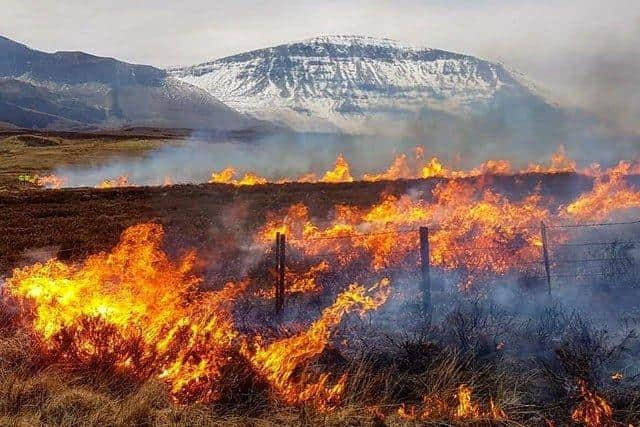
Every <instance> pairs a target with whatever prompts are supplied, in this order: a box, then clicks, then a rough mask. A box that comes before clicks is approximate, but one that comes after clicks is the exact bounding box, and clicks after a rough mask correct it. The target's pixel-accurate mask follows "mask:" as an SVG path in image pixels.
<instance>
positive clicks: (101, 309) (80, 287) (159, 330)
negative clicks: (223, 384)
mask: <svg viewBox="0 0 640 427" xmlns="http://www.w3.org/2000/svg"><path fill="white" fill-rule="evenodd" d="M162 238H163V230H162V227H161V226H160V225H158V224H152V223H147V224H140V225H137V226H133V227H130V228H128V229H127V230H125V231H124V232H123V234H122V237H121V239H120V242H119V243H118V245H117V246H116V247H115V248H114V249H113V250H112V251H111V252H109V253H99V254H96V255H92V256H90V257H89V258H87V259H86V260H85V261H84V263H82V264H81V265H78V266H76V265H67V264H65V263H62V262H61V261H58V260H55V259H53V260H50V261H48V262H47V263H45V264H35V265H33V266H31V267H25V268H22V269H16V270H15V271H14V272H13V276H12V277H11V278H10V279H8V281H7V289H8V290H9V292H10V295H12V296H13V297H14V298H16V299H17V300H18V301H19V302H20V304H21V306H22V308H23V310H22V311H23V313H25V321H26V322H27V324H28V326H30V328H31V329H32V330H33V331H34V332H35V333H36V334H37V336H38V337H40V340H41V342H42V346H43V349H44V350H45V351H46V352H47V353H50V354H57V355H58V357H59V358H62V359H63V360H66V361H69V362H76V363H91V361H95V360H103V361H105V360H110V361H111V363H112V364H113V365H115V366H117V367H119V368H122V369H130V370H131V371H132V372H133V373H140V372H147V371H149V370H152V371H154V372H156V374H157V375H158V376H159V377H160V378H162V379H163V380H165V381H166V382H167V383H168V384H169V386H170V388H171V390H172V392H173V394H174V396H176V398H178V399H187V400H191V399H196V400H210V399H213V398H216V396H215V390H214V389H213V388H212V386H211V384H212V382H214V381H215V380H216V378H217V377H218V376H219V369H220V367H221V366H222V365H224V364H225V363H226V357H225V351H226V350H227V349H228V348H229V347H230V346H231V343H232V342H233V340H234V339H235V338H236V337H237V332H236V331H235V330H234V329H233V323H232V319H231V315H230V312H229V307H228V304H229V303H230V301H232V299H233V296H234V295H237V294H238V293H239V292H240V291H241V290H242V289H243V288H244V284H229V285H227V286H226V287H225V288H224V289H223V290H221V291H219V292H209V293H199V292H196V286H197V285H198V284H199V282H200V279H199V278H197V277H195V276H193V275H191V274H190V273H189V270H190V269H191V266H192V265H193V262H194V260H195V256H194V254H193V253H189V254H187V255H185V257H184V258H182V259H181V260H179V261H178V262H173V261H171V260H170V259H169V258H168V257H167V256H166V254H164V252H163V251H162V250H161V248H160V245H161V242H162Z"/></svg>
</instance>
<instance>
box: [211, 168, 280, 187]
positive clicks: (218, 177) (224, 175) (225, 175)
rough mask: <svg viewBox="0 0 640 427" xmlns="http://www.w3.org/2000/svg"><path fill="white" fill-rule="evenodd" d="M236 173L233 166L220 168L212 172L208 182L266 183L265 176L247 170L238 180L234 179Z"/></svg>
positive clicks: (235, 183) (245, 184) (247, 184)
mask: <svg viewBox="0 0 640 427" xmlns="http://www.w3.org/2000/svg"><path fill="white" fill-rule="evenodd" d="M235 175H236V170H235V168H233V167H231V166H229V167H226V168H224V169H223V170H221V171H220V172H213V173H212V174H211V178H210V179H209V183H211V184H231V185H235V186H250V185H257V184H266V183H267V182H268V181H267V179H266V178H263V177H261V176H258V175H256V174H255V173H253V172H247V173H245V174H244V176H243V177H242V178H241V179H240V180H236V179H234V177H235Z"/></svg>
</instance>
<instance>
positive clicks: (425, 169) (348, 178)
mask: <svg viewBox="0 0 640 427" xmlns="http://www.w3.org/2000/svg"><path fill="white" fill-rule="evenodd" d="M425 159H426V158H425V150H424V147H420V146H418V147H415V148H414V157H413V158H412V159H410V158H409V156H407V154H405V153H399V154H397V155H395V157H394V159H393V161H392V162H391V164H390V166H389V167H388V168H387V170H386V171H383V172H378V173H376V172H365V173H364V174H363V175H362V176H361V177H360V179H361V180H363V181H368V182H376V181H385V180H386V181H389V180H399V179H417V178H449V179H456V178H470V177H480V176H485V175H516V174H528V173H545V174H553V173H576V172H577V166H576V162H575V160H573V159H571V158H569V157H568V156H567V154H566V151H565V149H564V147H563V146H562V145H560V146H558V148H557V150H556V151H555V152H554V153H553V154H552V156H551V159H550V160H549V162H548V164H540V163H530V164H529V165H528V166H527V167H526V168H517V167H515V166H514V165H513V164H512V163H511V162H510V161H508V160H505V159H489V160H486V161H485V162H483V163H481V164H480V165H479V166H477V167H473V168H470V169H467V170H458V169H450V168H448V167H447V166H445V165H444V163H443V162H442V160H441V159H439V158H438V157H431V158H430V159H428V160H425ZM621 163H626V164H628V165H629V167H628V168H627V169H626V170H625V171H624V173H625V174H627V175H630V174H640V164H637V163H636V164H631V163H630V162H624V161H623V162H621ZM236 173H237V170H236V168H235V167H233V166H227V167H226V168H224V169H222V170H221V171H218V172H215V171H214V172H213V173H212V174H211V177H210V178H209V182H210V183H214V184H229V185H235V186H251V185H257V184H268V183H277V184H287V183H294V182H297V183H316V182H326V183H344V182H353V181H355V180H356V178H355V177H354V176H353V175H352V174H351V167H350V165H349V163H348V162H347V160H346V158H345V157H344V156H343V155H342V154H339V155H338V156H337V157H336V161H335V166H334V168H333V169H332V170H329V171H326V172H325V173H324V174H323V175H321V178H318V176H317V175H316V174H315V173H313V172H309V173H306V174H304V175H302V176H300V177H298V178H290V177H284V178H280V179H277V180H269V179H268V178H266V177H263V176H261V175H259V174H257V173H256V172H252V171H249V172H246V173H245V174H244V176H242V177H241V178H240V179H236V178H235V177H236ZM583 173H584V174H585V175H589V176H593V177H599V176H601V175H602V174H601V172H600V167H599V165H597V164H593V165H592V166H590V167H588V168H586V169H585V170H584V171H583ZM19 180H20V181H21V182H31V183H33V184H36V185H39V186H47V187H49V188H60V187H61V186H63V185H64V183H65V182H66V178H60V177H56V176H55V175H49V176H46V177H41V178H38V177H37V176H30V175H20V177H19ZM157 182H158V183H159V182H161V180H160V179H159V180H157ZM172 182H173V180H172V178H171V177H165V179H164V185H165V186H166V185H172V184H171V183H172ZM132 185H134V184H133V183H131V182H129V181H128V179H127V178H126V177H120V178H119V179H117V180H115V181H114V180H111V179H106V180H105V181H103V182H102V183H101V184H100V185H98V188H112V187H125V186H132Z"/></svg>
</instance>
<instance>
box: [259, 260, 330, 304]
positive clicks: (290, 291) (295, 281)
mask: <svg viewBox="0 0 640 427" xmlns="http://www.w3.org/2000/svg"><path fill="white" fill-rule="evenodd" d="M329 270H330V266H329V263H328V262H327V261H321V262H319V263H318V264H316V265H312V266H310V267H309V268H307V269H306V270H305V271H303V272H294V271H292V270H291V269H290V268H289V267H286V269H285V282H286V284H287V286H286V289H285V292H286V294H287V295H296V294H307V295H308V294H314V293H318V292H320V291H321V290H322V287H321V286H320V283H319V282H318V278H319V276H320V275H321V274H323V273H327V272H329ZM257 294H258V295H260V296H262V297H263V298H274V297H275V295H276V293H275V289H274V288H273V287H271V288H269V289H268V290H267V289H261V290H260V291H258V292H257Z"/></svg>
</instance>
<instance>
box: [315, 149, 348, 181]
mask: <svg viewBox="0 0 640 427" xmlns="http://www.w3.org/2000/svg"><path fill="white" fill-rule="evenodd" d="M320 182H331V183H337V182H353V177H352V176H351V168H350V166H349V163H347V161H346V160H345V158H344V156H343V155H342V154H340V155H339V156H338V158H337V159H336V165H335V167H334V168H333V170H330V171H327V172H326V173H325V174H324V176H323V177H322V179H321V180H320Z"/></svg>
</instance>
